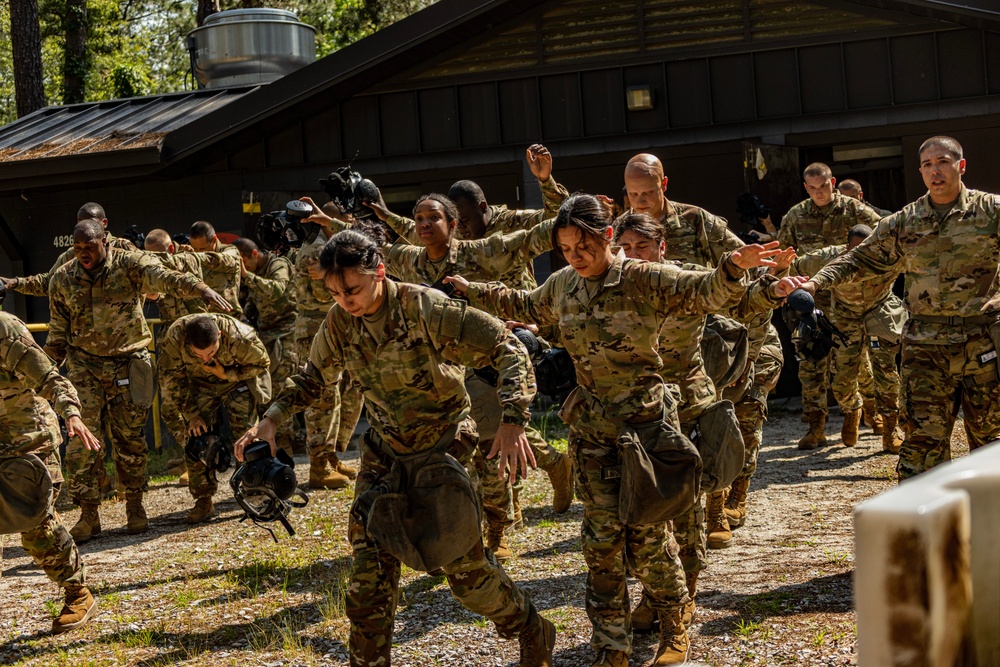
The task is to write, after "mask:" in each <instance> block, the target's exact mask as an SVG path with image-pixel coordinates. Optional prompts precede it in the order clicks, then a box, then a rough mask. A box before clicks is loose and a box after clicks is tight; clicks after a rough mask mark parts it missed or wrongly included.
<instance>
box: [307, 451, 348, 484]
mask: <svg viewBox="0 0 1000 667" xmlns="http://www.w3.org/2000/svg"><path fill="white" fill-rule="evenodd" d="M350 483H351V480H349V479H348V478H347V476H346V475H343V474H341V473H339V472H337V471H336V470H333V469H331V468H330V466H329V465H328V460H327V459H326V458H319V457H315V458H313V459H311V460H310V461H309V488H310V489H342V488H344V487H345V486H347V485H348V484H350Z"/></svg>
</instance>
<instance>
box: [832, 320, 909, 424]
mask: <svg viewBox="0 0 1000 667" xmlns="http://www.w3.org/2000/svg"><path fill="white" fill-rule="evenodd" d="M834 324H836V325H837V328H838V329H840V331H841V332H842V333H843V334H844V337H845V338H846V339H847V344H846V345H844V344H841V346H840V347H839V348H836V349H834V351H833V354H834V375H833V383H832V388H833V396H834V398H836V399H837V403H838V404H839V405H840V409H841V410H857V409H858V408H860V407H861V399H862V393H860V392H859V385H860V380H859V378H860V377H861V376H863V375H864V374H865V372H864V371H865V367H866V366H870V368H871V375H872V377H873V386H874V398H875V402H876V404H877V405H878V411H879V412H880V413H882V414H895V413H896V412H897V410H899V371H898V370H897V369H896V352H898V351H899V346H898V345H892V344H891V343H889V342H888V341H885V340H882V339H878V338H876V339H874V341H875V344H876V345H878V347H876V348H873V347H872V339H871V338H869V337H868V336H867V335H866V334H865V326H864V322H863V321H861V320H848V319H841V318H838V319H837V320H836V321H835V322H834ZM866 353H867V354H866ZM866 362H868V363H866Z"/></svg>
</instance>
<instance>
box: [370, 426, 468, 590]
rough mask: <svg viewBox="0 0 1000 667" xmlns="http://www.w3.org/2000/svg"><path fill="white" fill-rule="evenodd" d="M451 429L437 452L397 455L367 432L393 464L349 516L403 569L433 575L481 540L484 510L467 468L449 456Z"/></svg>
mask: <svg viewBox="0 0 1000 667" xmlns="http://www.w3.org/2000/svg"><path fill="white" fill-rule="evenodd" d="M458 429H459V425H458V424H452V425H451V426H450V427H449V428H448V430H447V431H446V432H445V433H444V435H442V436H441V438H439V439H438V441H437V442H436V443H435V444H434V446H433V447H431V448H429V449H426V450H424V451H420V452H416V453H413V454H399V453H397V452H395V451H393V450H392V448H391V447H389V446H388V444H386V443H385V442H384V441H383V440H382V438H381V437H380V436H379V435H378V434H377V433H375V432H374V429H368V432H367V433H366V434H365V443H366V445H367V446H368V447H370V448H371V449H372V450H373V451H375V452H377V453H379V454H381V456H382V458H384V459H388V460H390V461H391V462H392V463H391V465H390V467H389V472H388V473H386V474H385V475H383V476H382V477H381V478H380V479H379V480H378V481H377V482H376V483H375V484H374V485H373V486H372V487H371V488H369V489H368V490H367V491H364V492H362V493H360V494H358V496H357V498H355V500H354V503H353V504H352V505H351V515H352V517H353V518H354V519H356V520H357V521H358V522H359V523H360V524H361V525H362V526H364V528H365V532H366V533H367V535H368V538H369V539H370V540H372V541H373V542H374V543H375V545H376V546H377V547H378V548H379V549H381V550H383V551H387V552H388V553H390V554H391V555H393V556H395V557H396V558H398V559H399V560H400V561H402V562H403V563H404V564H406V565H407V566H409V567H410V568H413V569H414V570H419V571H422V572H429V571H431V570H435V569H437V568H440V567H443V566H444V565H447V564H448V563H452V562H454V561H456V560H458V559H459V558H461V557H462V556H465V555H466V554H468V553H469V551H471V550H472V548H473V547H474V546H475V545H476V544H477V543H478V542H479V541H480V540H481V539H482V538H481V530H482V528H481V526H482V507H481V505H480V503H479V495H478V493H477V491H476V488H475V484H474V483H473V481H472V478H470V477H469V473H468V471H467V470H466V469H465V466H464V465H462V463H461V462H460V461H459V460H458V459H456V458H455V457H454V456H452V455H451V454H449V453H448V449H449V448H450V447H451V446H452V443H454V442H455V438H456V437H458Z"/></svg>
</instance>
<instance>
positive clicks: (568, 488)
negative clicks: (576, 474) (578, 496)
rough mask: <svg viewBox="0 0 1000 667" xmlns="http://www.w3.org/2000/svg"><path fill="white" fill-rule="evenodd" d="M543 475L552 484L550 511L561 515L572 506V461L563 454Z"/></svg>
mask: <svg viewBox="0 0 1000 667" xmlns="http://www.w3.org/2000/svg"><path fill="white" fill-rule="evenodd" d="M545 474H546V475H548V476H549V481H550V482H551V483H552V511H553V512H555V513H556V514H562V513H563V512H565V511H566V510H568V509H569V506H570V505H572V504H573V459H571V458H570V457H569V455H567V454H563V455H562V457H561V458H560V459H559V462H558V463H556V464H555V465H554V466H552V467H551V468H549V469H548V470H546V471H545Z"/></svg>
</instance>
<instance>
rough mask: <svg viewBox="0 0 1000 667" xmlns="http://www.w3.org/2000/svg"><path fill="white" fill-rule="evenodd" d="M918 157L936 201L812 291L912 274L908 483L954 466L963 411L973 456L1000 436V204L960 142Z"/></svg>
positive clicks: (906, 374)
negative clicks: (972, 169) (971, 180)
mask: <svg viewBox="0 0 1000 667" xmlns="http://www.w3.org/2000/svg"><path fill="white" fill-rule="evenodd" d="M918 155H919V159H920V174H921V176H922V177H923V180H924V184H925V185H926V186H927V190H928V192H927V194H925V195H924V196H922V197H920V198H919V199H917V201H915V202H913V203H911V204H908V205H906V206H905V207H903V210H902V211H900V212H899V213H895V214H893V215H890V216H889V217H887V218H884V219H883V220H882V221H881V222H880V223H879V225H878V227H877V228H876V229H875V232H874V233H873V234H872V235H871V236H869V237H868V238H867V239H865V241H864V242H863V243H861V245H859V246H858V247H857V248H854V249H853V250H851V251H850V252H848V253H847V254H845V255H843V256H841V257H838V258H837V259H836V260H834V261H833V262H831V263H830V264H828V265H827V266H825V267H824V268H823V269H822V270H821V271H820V272H819V273H818V274H816V275H815V276H814V277H813V279H812V280H811V281H810V282H808V283H806V284H805V285H804V287H805V288H807V289H809V290H810V291H813V290H816V289H829V288H831V287H834V286H836V285H839V284H842V283H845V282H852V281H858V280H865V279H866V278H869V277H874V276H878V275H882V274H885V273H889V272H894V271H902V272H903V275H904V281H905V282H904V294H905V296H904V303H905V306H906V309H907V311H908V312H909V316H910V317H909V320H908V321H907V323H906V326H905V327H904V329H903V337H902V366H901V368H902V377H901V380H900V384H901V391H900V396H901V410H900V413H901V421H902V426H903V433H904V437H905V439H904V441H903V444H902V446H901V448H900V452H899V463H898V465H897V468H896V471H897V473H898V475H899V478H900V480H903V479H907V478H909V477H912V476H914V475H917V474H919V473H921V472H923V471H924V470H927V469H929V468H931V467H933V466H936V465H938V464H939V463H942V462H944V461H948V460H950V458H951V432H952V428H953V427H954V425H955V418H956V416H957V413H958V409H959V408H961V409H962V414H963V416H964V418H965V430H966V434H967V435H968V438H969V446H970V447H971V448H972V449H976V448H978V447H982V446H983V445H985V444H986V443H988V442H990V441H991V440H993V439H994V438H996V437H997V436H998V435H1000V382H998V381H997V351H998V346H997V343H998V342H1000V341H998V340H997V339H998V338H1000V336H998V335H997V334H998V333H1000V332H998V328H997V322H998V316H997V311H998V309H1000V303H998V302H997V299H996V296H995V295H996V294H997V293H998V290H1000V275H998V274H1000V229H998V228H1000V196H998V195H995V194H989V193H986V192H980V191H977V190H970V189H968V188H966V187H965V185H964V184H963V183H962V174H964V173H965V166H966V162H965V159H964V157H963V155H962V146H961V145H960V144H959V143H958V142H957V141H955V140H954V139H953V138H951V137H940V136H939V137H931V138H930V139H928V140H927V141H925V142H924V143H923V144H922V145H921V147H920V150H919V153H918Z"/></svg>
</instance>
